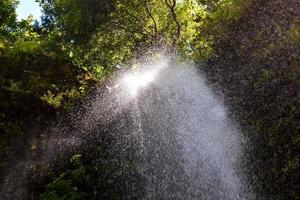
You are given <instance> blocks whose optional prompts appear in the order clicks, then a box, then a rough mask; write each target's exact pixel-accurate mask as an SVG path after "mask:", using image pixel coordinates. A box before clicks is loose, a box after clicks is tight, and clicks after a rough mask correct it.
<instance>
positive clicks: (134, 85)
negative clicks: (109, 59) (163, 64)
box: [124, 70, 157, 96]
mask: <svg viewBox="0 0 300 200" xmlns="http://www.w3.org/2000/svg"><path fill="white" fill-rule="evenodd" d="M156 74H157V71H156V70H155V71H148V72H144V73H133V74H128V75H127V76H125V77H124V82H125V83H126V85H127V87H128V89H129V92H130V93H131V95H132V96H136V95H137V93H138V90H139V89H140V88H144V87H146V86H147V85H149V83H151V82H152V81H153V80H154V79H155V77H156Z"/></svg>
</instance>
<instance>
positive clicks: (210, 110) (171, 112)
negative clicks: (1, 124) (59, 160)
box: [2, 57, 249, 200]
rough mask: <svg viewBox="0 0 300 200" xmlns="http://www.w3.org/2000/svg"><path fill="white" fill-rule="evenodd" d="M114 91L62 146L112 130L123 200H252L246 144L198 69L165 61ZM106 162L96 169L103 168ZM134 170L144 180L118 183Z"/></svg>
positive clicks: (102, 95)
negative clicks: (245, 166) (243, 164)
mask: <svg viewBox="0 0 300 200" xmlns="http://www.w3.org/2000/svg"><path fill="white" fill-rule="evenodd" d="M113 85H114V86H113V87H107V88H108V89H107V90H106V91H105V92H103V90H102V91H100V92H99V95H98V96H96V97H95V98H94V99H93V100H92V101H91V104H90V105H89V107H88V108H87V109H86V111H85V113H84V114H82V113H80V114H79V115H77V117H74V119H73V120H74V121H75V123H74V125H73V126H74V127H73V130H76V131H74V132H73V133H72V134H71V133H69V132H68V134H67V136H65V132H64V131H62V134H61V135H60V140H62V141H64V140H66V138H73V140H74V138H76V141H78V143H76V144H77V146H75V147H74V146H73V148H75V149H80V148H83V146H85V145H87V144H89V143H90V141H93V142H95V141H98V140H101V137H103V130H106V132H105V131H104V132H105V133H106V134H109V135H110V136H111V138H112V139H111V141H110V143H109V146H110V149H111V150H110V151H111V152H112V154H113V156H114V157H116V158H118V162H119V163H121V164H120V165H121V166H122V167H119V169H118V170H119V171H117V172H116V174H117V175H116V178H115V180H114V181H115V182H117V183H118V184H121V185H123V187H124V191H126V192H125V193H124V194H122V195H123V196H122V199H184V200H186V199H207V200H215V199H222V200H223V199H225V200H226V199H228V200H232V199H249V192H246V190H248V189H247V188H249V186H248V185H247V181H245V180H246V178H245V177H244V175H243V173H242V171H243V170H241V169H240V167H239V166H240V163H241V160H242V156H243V155H242V152H243V148H242V144H243V143H244V142H245V141H244V139H243V138H242V136H241V133H240V132H239V130H238V129H237V127H236V126H235V124H234V123H233V122H232V121H231V120H230V119H229V116H227V112H226V109H225V107H224V105H223V104H222V102H221V101H220V100H218V98H217V97H216V95H214V94H213V92H212V91H211V89H210V88H209V87H208V86H207V85H206V83H205V79H204V78H203V77H202V76H201V74H199V73H198V72H197V71H196V70H195V68H194V67H192V66H190V65H182V64H179V63H178V62H177V61H176V60H174V59H172V58H168V57H161V59H159V60H158V61H157V62H152V64H149V63H148V64H145V65H144V66H143V67H141V68H139V69H136V70H133V71H130V72H125V73H124V74H123V75H121V77H120V78H118V79H117V81H115V83H114V84H113ZM70 134H71V136H70ZM78 138H79V139H78ZM55 141H57V140H55ZM101 141H102V140H101ZM102 142H103V141H102ZM79 143H80V145H79ZM100 144H101V143H100ZM59 145H60V143H59V142H56V143H55V144H53V143H51V144H47V145H46V147H45V148H44V149H45V152H44V154H43V155H42V158H43V159H44V160H49V162H51V161H50V160H53V159H49V157H53V156H54V157H55V153H53V149H57V146H59ZM63 148H68V149H70V147H68V146H66V145H64V146H63ZM61 152H63V151H61ZM49 155H51V156H49ZM56 156H58V155H56ZM101 159H102V158H97V159H95V161H94V165H102V164H103V160H101ZM122 163H123V165H122ZM128 163H131V164H128ZM132 166H137V167H134V168H133V167H132ZM124 168H126V169H124ZM124 170H127V171H126V172H125V171H124ZM128 171H131V173H129V174H134V175H131V176H130V178H132V177H133V176H135V175H136V174H137V175H138V176H139V177H142V178H141V179H133V178H132V180H131V179H130V178H128V179H127V180H126V178H124V177H122V176H119V174H128ZM133 171H134V172H133ZM10 177H11V175H10ZM111 177H112V179H114V178H113V177H114V176H113V175H111ZM129 179H130V180H129ZM139 180H143V181H141V182H140V181H139ZM6 181H7V180H6ZM139 185H142V187H143V188H142V189H141V188H140V187H139ZM141 190H143V192H142V196H139V195H138V194H137V193H141ZM2 193H3V192H2ZM102 195H104V194H102ZM99 198H100V197H99ZM101 198H108V195H107V196H105V195H104V196H101ZM12 199H13V198H12Z"/></svg>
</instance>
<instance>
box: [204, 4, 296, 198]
mask: <svg viewBox="0 0 300 200" xmlns="http://www.w3.org/2000/svg"><path fill="white" fill-rule="evenodd" d="M299 20H300V2H299V1H297V0H287V1H285V0H273V1H267V0H257V1H254V2H253V3H252V6H250V8H249V9H248V10H247V12H246V13H245V14H243V16H242V17H241V18H240V19H239V20H237V21H236V22H235V23H234V24H233V25H232V26H230V27H229V29H228V30H227V31H226V33H225V34H224V35H226V37H224V38H223V39H220V40H219V41H218V42H216V43H215V47H214V48H215V53H216V56H215V57H213V58H212V59H210V60H209V61H208V63H207V65H205V66H203V67H202V69H203V71H205V72H206V74H207V77H208V79H209V81H210V82H211V83H213V84H214V85H215V87H216V88H218V89H221V91H222V93H223V94H224V95H225V96H226V98H225V100H226V102H227V104H228V105H230V107H231V111H232V112H234V114H235V116H236V118H237V119H239V122H240V123H241V124H242V125H243V126H244V127H245V129H247V130H248V134H249V137H250V138H251V139H250V140H251V141H252V144H253V145H252V146H253V148H252V149H249V152H251V153H250V154H251V157H252V159H250V160H251V161H250V162H249V163H248V164H247V165H251V166H252V169H253V170H250V171H251V172H249V174H250V176H252V177H255V178H253V180H252V181H253V182H254V183H255V185H258V187H257V188H256V189H257V190H258V191H259V195H258V196H260V199H298V198H299V193H298V192H299V191H300V188H299V183H297V182H298V181H299V180H298V181H297V179H298V178H299V154H298V153H297V152H298V150H299V119H300V109H299V108H300V99H299V98H300V70H299V65H300V56H299V55H300V43H299V35H298V36H296V35H297V33H296V32H297V30H298V31H299V27H300V24H299V23H300V21H299ZM297 38H298V39H297Z"/></svg>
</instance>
